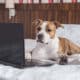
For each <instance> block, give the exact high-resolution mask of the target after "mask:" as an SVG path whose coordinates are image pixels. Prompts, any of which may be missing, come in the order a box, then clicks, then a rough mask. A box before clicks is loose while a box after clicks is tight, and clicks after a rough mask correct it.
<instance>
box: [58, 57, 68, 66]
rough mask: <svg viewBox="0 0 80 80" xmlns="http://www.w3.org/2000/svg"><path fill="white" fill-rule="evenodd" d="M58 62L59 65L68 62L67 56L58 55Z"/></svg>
mask: <svg viewBox="0 0 80 80" xmlns="http://www.w3.org/2000/svg"><path fill="white" fill-rule="evenodd" d="M59 64H60V65H66V64H68V60H67V57H66V56H62V57H60V61H59Z"/></svg>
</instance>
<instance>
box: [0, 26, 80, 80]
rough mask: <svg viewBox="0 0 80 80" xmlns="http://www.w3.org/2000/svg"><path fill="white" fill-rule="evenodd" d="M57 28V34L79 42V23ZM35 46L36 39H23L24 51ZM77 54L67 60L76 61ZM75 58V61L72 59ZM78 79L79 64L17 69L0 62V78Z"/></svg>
mask: <svg viewBox="0 0 80 80" xmlns="http://www.w3.org/2000/svg"><path fill="white" fill-rule="evenodd" d="M64 26H65V28H64V29H58V31H57V32H58V33H57V34H58V35H59V36H65V37H67V38H68V39H70V40H72V41H73V42H75V43H76V44H78V45H79V44H80V25H64ZM35 46H36V41H35V40H31V39H25V52H26V51H31V50H32V49H33V48H34V47H35ZM79 58H80V57H79V56H78V57H76V56H73V57H72V58H70V59H69V61H73V63H76V64H77V63H78V62H77V61H79ZM73 59H75V61H74V60H73ZM64 79H65V80H80V65H58V64H54V65H52V66H49V67H38V66H36V67H30V68H27V67H26V68H24V69H18V68H14V67H11V66H5V65H2V64H0V80H64Z"/></svg>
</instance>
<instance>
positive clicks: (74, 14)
mask: <svg viewBox="0 0 80 80" xmlns="http://www.w3.org/2000/svg"><path fill="white" fill-rule="evenodd" d="M15 9H16V16H15V17H13V18H12V19H11V20H9V18H8V9H5V5H0V22H9V23H23V25H24V37H25V38H34V37H35V28H34V27H33V26H32V25H31V22H32V21H33V20H34V19H38V18H39V19H43V20H51V21H54V20H58V21H60V22H61V23H63V24H65V23H68V24H73V23H75V24H79V23H80V4H79V3H75V4H72V3H69V4H67V3H65V4H63V3H61V4H51V5H49V4H27V5H26V4H24V5H18V4H16V5H15Z"/></svg>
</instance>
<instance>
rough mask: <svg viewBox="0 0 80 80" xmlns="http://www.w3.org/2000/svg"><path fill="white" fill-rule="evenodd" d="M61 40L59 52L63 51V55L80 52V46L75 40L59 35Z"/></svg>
mask: <svg viewBox="0 0 80 80" xmlns="http://www.w3.org/2000/svg"><path fill="white" fill-rule="evenodd" d="M59 40H60V43H59V53H61V55H72V54H75V53H80V47H79V46H77V45H76V44H74V43H73V42H71V41H69V40H68V39H66V38H61V37H59Z"/></svg>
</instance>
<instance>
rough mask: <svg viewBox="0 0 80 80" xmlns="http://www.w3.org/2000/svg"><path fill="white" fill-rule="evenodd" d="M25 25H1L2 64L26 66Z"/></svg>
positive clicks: (0, 50)
mask: <svg viewBox="0 0 80 80" xmlns="http://www.w3.org/2000/svg"><path fill="white" fill-rule="evenodd" d="M23 35H24V34H23V25H22V24H19V23H0V64H7V65H12V66H15V67H19V68H21V67H23V66H24V65H25V55H24V36H23Z"/></svg>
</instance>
